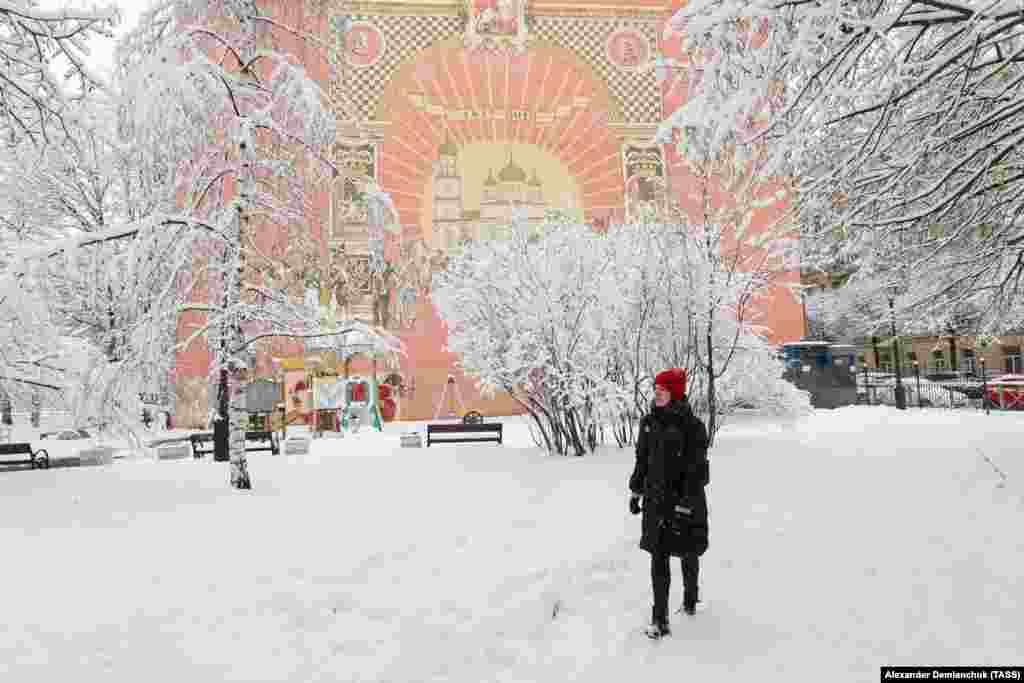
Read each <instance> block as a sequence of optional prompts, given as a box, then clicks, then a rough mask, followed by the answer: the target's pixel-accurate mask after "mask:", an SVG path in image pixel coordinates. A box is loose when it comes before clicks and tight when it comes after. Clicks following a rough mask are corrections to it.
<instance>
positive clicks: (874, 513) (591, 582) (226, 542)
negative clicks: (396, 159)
mask: <svg viewBox="0 0 1024 683" xmlns="http://www.w3.org/2000/svg"><path fill="white" fill-rule="evenodd" d="M1022 420H1024V415H1022V414H1020V413H1010V414H993V415H990V416H985V415H983V414H977V413H965V412H954V411H943V410H925V411H917V410H915V411H906V412H905V413H903V414H900V413H898V412H897V411H895V410H893V409H890V408H884V407H851V408H845V409H841V410H837V411H832V412H818V413H816V414H815V415H813V416H811V417H808V418H806V419H804V420H801V421H800V422H797V423H795V424H790V425H776V424H773V423H771V422H769V421H768V420H767V419H766V418H748V419H745V420H743V421H736V422H734V423H733V424H731V425H730V426H727V427H726V428H725V429H724V430H723V432H722V433H721V435H720V438H719V442H718V444H717V445H716V447H715V448H714V450H713V451H712V454H711V458H712V485H711V487H709V498H710V504H711V548H710V550H709V551H708V553H707V555H705V557H704V560H703V566H702V582H701V583H702V591H703V597H704V599H705V600H706V602H705V603H704V604H703V605H702V609H701V611H699V612H698V614H697V615H696V616H695V617H693V618H688V617H685V616H683V615H679V614H674V615H672V626H673V629H674V634H673V637H672V638H671V639H669V640H666V641H663V642H660V643H653V642H651V641H648V640H647V639H646V638H644V637H643V636H642V634H641V633H640V628H641V627H642V625H643V624H644V623H645V622H646V620H647V619H648V618H649V616H650V587H649V574H648V571H649V569H648V556H647V555H646V554H645V553H644V552H642V551H640V550H639V549H637V548H636V541H637V538H638V532H639V520H638V518H636V517H632V516H630V515H629V514H628V512H627V510H626V502H627V498H626V480H627V477H628V475H629V472H630V470H631V467H632V459H633V458H632V454H631V453H630V452H628V451H617V450H608V451H606V452H603V453H601V454H599V455H596V456H594V457H588V458H580V459H575V458H548V457H544V456H542V455H540V454H539V453H538V452H537V451H536V450H535V449H534V448H533V447H532V444H531V443H530V441H529V437H528V435H527V432H526V429H525V426H524V425H523V423H521V422H520V421H518V420H515V419H513V420H508V421H507V434H506V445H505V446H504V447H499V446H493V445H476V446H474V445H451V446H443V447H432V448H430V449H402V448H400V447H399V436H398V435H399V432H400V431H401V430H403V429H405V428H406V426H404V425H389V426H388V432H386V433H385V434H383V435H381V434H375V433H372V432H365V431H364V432H362V433H360V434H358V435H355V436H351V437H348V438H345V439H323V440H318V441H316V442H314V444H313V450H312V452H311V453H310V454H309V455H304V456H278V457H273V456H270V455H269V454H260V455H253V456H252V457H251V458H250V469H251V473H252V477H253V482H254V486H255V488H254V490H253V491H251V492H238V491H233V490H231V489H230V488H229V487H228V484H227V479H228V470H227V465H226V464H223V463H214V462H211V461H210V459H209V458H207V459H204V460H201V461H195V460H191V459H189V460H182V461H166V462H160V461H155V460H153V459H150V458H147V457H138V458H126V459H123V460H119V461H116V462H115V464H113V465H110V466H105V467H94V468H81V469H54V470H48V471H10V472H0V557H2V558H3V559H2V563H3V572H2V577H3V581H2V582H0V610H2V615H3V617H2V619H0V680H2V681H11V682H12V683H13V682H16V683H30V682H34V681H40V682H42V681H46V682H51V681H61V680H83V681H86V680H87V681H92V680H97V681H99V680H102V681H116V682H125V683H128V682H131V683H136V682H138V681H147V683H153V682H157V681H173V682H174V683H180V682H181V681H189V682H190V683H195V682H206V681H209V682H211V683H213V682H220V681H245V682H256V681H295V682H296V683H310V682H313V681H410V682H412V681H417V682H418V681H465V682H467V683H469V682H472V683H478V682H481V681H516V682H525V681H559V682H561V681H566V680H579V681H596V682H601V681H614V682H616V683H618V682H619V681H623V680H684V679H685V680H708V681H714V680H725V679H726V678H727V677H728V680H745V679H744V678H742V677H741V675H742V674H747V675H749V676H750V678H747V679H746V680H755V677H756V680H778V681H783V680H785V681H794V680H834V681H858V682H859V681H868V680H877V676H878V667H879V666H882V665H900V664H923V665H929V666H931V665H952V664H992V665H1006V664H1007V663H1010V664H1014V663H1016V664H1019V663H1020V662H1021V658H1022V655H1024V648H1022V646H1021V643H1022V642H1024V618H1022V616H1021V615H1022V614H1024V582H1022V581H1020V571H1021V567H1022V566H1024V537H1022V535H1021V528H1022V522H1024V461H1022V459H1021V451H1020V433H1021V430H1022V428H1024V422H1022ZM986 458H988V459H989V460H991V464H990V462H989V461H987V460H986ZM996 468H998V470H999V471H1001V472H1003V473H1004V475H1005V477H1006V483H1005V484H1004V483H1003V480H1002V477H1001V476H1000V474H999V473H998V472H997V469H996ZM673 572H674V575H673V586H672V591H673V593H672V602H673V607H674V606H676V605H677V604H678V602H679V601H680V600H681V596H682V585H681V578H680V575H679V566H678V563H677V562H674V563H673ZM651 674H653V676H656V677H657V678H641V677H642V676H646V675H651Z"/></svg>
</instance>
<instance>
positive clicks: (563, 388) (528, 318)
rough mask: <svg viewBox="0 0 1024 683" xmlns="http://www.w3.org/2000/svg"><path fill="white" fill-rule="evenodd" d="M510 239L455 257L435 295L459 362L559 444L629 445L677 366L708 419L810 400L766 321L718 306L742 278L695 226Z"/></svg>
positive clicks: (567, 225)
mask: <svg viewBox="0 0 1024 683" xmlns="http://www.w3.org/2000/svg"><path fill="white" fill-rule="evenodd" d="M555 218H557V217H555ZM511 235H512V236H511V238H510V240H508V241H504V242H503V241H487V242H483V243H474V244H471V245H469V246H468V247H467V248H466V250H465V251H464V253H463V254H461V255H459V256H456V257H454V258H452V259H451V260H450V262H449V265H448V268H447V269H446V270H444V271H442V272H441V273H439V274H437V275H436V276H435V279H434V286H433V289H432V292H433V294H432V298H433V301H434V303H435V305H436V306H437V308H438V310H439V312H440V315H441V317H442V319H443V320H444V321H445V322H446V324H447V326H448V334H449V336H448V349H449V350H450V351H452V352H453V353H456V354H457V355H458V356H459V358H460V361H459V362H460V364H461V367H462V368H463V370H464V371H465V372H466V373H467V374H468V375H470V376H471V377H475V378H476V379H477V380H478V381H479V382H480V384H481V386H482V387H483V388H484V389H487V390H502V391H506V392H508V393H509V394H510V395H511V396H512V397H513V398H514V399H515V400H517V401H518V402H519V403H520V404H521V405H522V406H523V407H524V409H525V410H526V411H527V412H528V413H529V415H530V417H531V418H532V420H533V426H534V428H535V432H536V437H537V440H538V443H539V445H541V446H542V447H544V448H546V449H547V450H548V451H549V452H553V453H560V454H565V453H570V452H571V453H574V454H577V455H582V454H584V453H586V452H588V451H591V450H593V449H594V448H595V447H596V445H597V443H599V442H601V441H602V440H603V438H604V428H605V427H608V428H611V430H612V434H613V435H614V437H615V439H616V441H617V443H618V444H619V445H620V446H623V445H625V444H627V443H630V442H632V440H633V439H634V437H635V427H636V423H637V421H638V420H639V418H640V416H641V415H642V414H643V413H644V412H645V411H646V410H647V409H648V406H649V403H650V398H651V388H652V387H651V379H652V378H653V376H654V374H655V373H657V372H658V371H659V370H662V369H664V368H667V367H674V366H682V367H688V368H690V369H691V380H690V386H691V390H690V391H689V392H688V393H689V395H690V396H691V401H692V402H693V404H694V408H695V409H696V410H697V412H698V413H699V414H701V415H702V417H704V418H705V419H706V420H707V421H708V422H709V424H713V425H718V426H720V425H721V424H722V418H723V417H724V416H725V415H728V414H729V412H731V411H732V410H733V409H735V408H736V407H739V406H741V405H750V404H754V405H771V406H773V409H778V410H779V411H781V412H787V411H788V412H790V413H794V412H799V411H801V410H804V409H806V408H807V406H808V405H809V404H808V402H807V396H806V394H805V393H803V392H798V391H796V390H795V389H794V390H792V391H790V390H789V389H787V388H786V387H783V386H781V384H782V383H784V380H782V372H783V366H782V362H781V360H780V359H779V358H777V356H776V354H775V352H774V350H773V349H771V347H770V346H769V345H768V344H767V342H766V341H765V340H764V338H763V337H761V336H760V335H759V334H758V329H757V328H756V327H754V326H753V325H752V324H751V322H750V321H749V320H744V318H743V317H742V315H737V312H736V309H735V308H734V307H730V306H728V305H726V304H724V303H722V302H729V301H737V300H742V296H741V293H742V291H743V287H744V286H746V281H745V280H743V279H741V278H733V279H730V278H728V277H726V275H725V274H724V273H719V275H718V277H717V278H712V277H711V276H710V272H711V270H712V269H713V268H716V267H720V264H717V263H712V262H711V261H710V260H707V259H703V258H702V257H703V255H704V254H705V253H706V252H705V251H704V250H703V249H702V248H700V246H699V245H698V244H697V243H696V242H695V241H694V240H693V239H692V237H691V230H689V229H688V228H687V227H686V226H672V225H664V224H659V223H645V222H638V223H629V224H625V225H615V226H611V228H610V229H609V230H608V232H607V233H604V234H602V233H597V232H595V231H593V230H592V229H591V228H590V227H588V226H586V225H580V224H575V223H572V222H570V221H568V220H556V221H554V222H549V223H547V224H545V225H544V226H543V227H542V228H541V229H540V230H539V231H534V232H533V233H532V234H531V229H530V227H529V226H528V225H527V224H526V223H525V221H522V220H519V221H517V222H515V223H514V224H513V225H512V227H511ZM708 283H714V285H715V286H716V287H717V289H716V290H715V291H713V292H711V291H709V290H708V287H707V284H708ZM709 301H713V302H716V307H715V308H714V309H711V311H712V313H711V314H709V308H708V305H707V304H708V302H709ZM709 315H710V316H711V317H710V318H709ZM709 320H710V322H709ZM708 329H710V330H711V331H710V335H711V348H712V353H713V354H714V362H713V363H712V368H713V371H714V372H715V373H716V379H717V380H718V382H719V387H720V389H719V391H720V394H721V396H719V398H718V399H717V400H716V402H715V403H714V404H713V408H712V407H711V406H712V404H711V403H709V402H708V401H707V399H706V396H707V377H708V375H707V371H706V369H705V368H706V365H705V364H703V363H702V362H701V360H700V359H701V354H702V352H704V351H703V349H706V348H707V346H706V343H707V334H708V333H707V330H708ZM755 370H756V372H754V371H755ZM752 372H753V375H752V374H751V373H752ZM773 373H774V374H773ZM777 385H778V386H777ZM712 409H713V410H714V411H715V413H714V419H712V414H711V412H710V411H711V410H712Z"/></svg>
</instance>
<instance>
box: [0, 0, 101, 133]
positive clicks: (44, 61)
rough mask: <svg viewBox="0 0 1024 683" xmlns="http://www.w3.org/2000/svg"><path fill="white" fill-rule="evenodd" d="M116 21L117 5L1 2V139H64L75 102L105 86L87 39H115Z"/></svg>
mask: <svg viewBox="0 0 1024 683" xmlns="http://www.w3.org/2000/svg"><path fill="white" fill-rule="evenodd" d="M83 4H84V3H83ZM118 19H119V16H118V13H117V10H116V7H115V5H114V4H110V5H108V6H106V7H104V8H99V7H95V6H94V7H90V8H86V7H81V8H74V7H70V6H66V7H64V8H62V9H43V8H41V7H40V6H39V3H38V2H36V1H35V0H7V1H6V2H3V3H2V4H0V35H2V36H3V40H0V81H2V86H0V139H2V140H3V141H4V142H5V143H7V144H17V143H18V142H20V141H23V140H27V141H30V142H31V143H33V144H34V145H36V146H40V147H42V146H45V145H48V144H58V145H59V144H63V143H64V142H66V140H67V138H68V137H69V133H68V130H67V128H66V126H67V125H68V124H69V122H70V121H69V118H70V119H71V121H73V119H74V114H73V110H74V104H75V103H76V102H77V101H79V100H81V99H82V98H85V97H88V96H89V94H90V93H91V92H92V91H94V90H96V89H103V88H104V86H105V82H104V80H103V79H102V78H100V77H98V76H97V75H96V74H94V73H93V71H92V69H91V68H90V66H89V48H88V42H89V39H90V38H93V37H97V36H102V37H107V38H109V37H112V35H113V34H112V29H113V27H114V25H115V23H116V22H117V21H118ZM69 113H70V114H71V116H70V117H69Z"/></svg>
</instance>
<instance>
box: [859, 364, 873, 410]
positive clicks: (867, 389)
mask: <svg viewBox="0 0 1024 683" xmlns="http://www.w3.org/2000/svg"><path fill="white" fill-rule="evenodd" d="M861 367H862V368H863V369H864V402H865V403H867V404H868V405H871V393H870V391H871V390H870V387H868V362H867V360H866V359H865V360H864V361H862V362H861Z"/></svg>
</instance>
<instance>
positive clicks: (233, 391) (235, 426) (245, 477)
mask: <svg viewBox="0 0 1024 683" xmlns="http://www.w3.org/2000/svg"><path fill="white" fill-rule="evenodd" d="M227 378H228V391H227V396H228V403H229V405H228V412H227V416H228V428H229V429H230V446H231V450H230V453H231V486H233V487H234V488H236V489H241V490H249V489H251V488H252V481H251V480H250V479H249V466H248V463H247V462H246V459H245V419H246V413H245V411H244V410H243V406H244V405H245V403H244V401H245V392H244V390H243V389H244V388H243V386H242V382H241V381H239V376H238V373H237V372H229V373H227Z"/></svg>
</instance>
